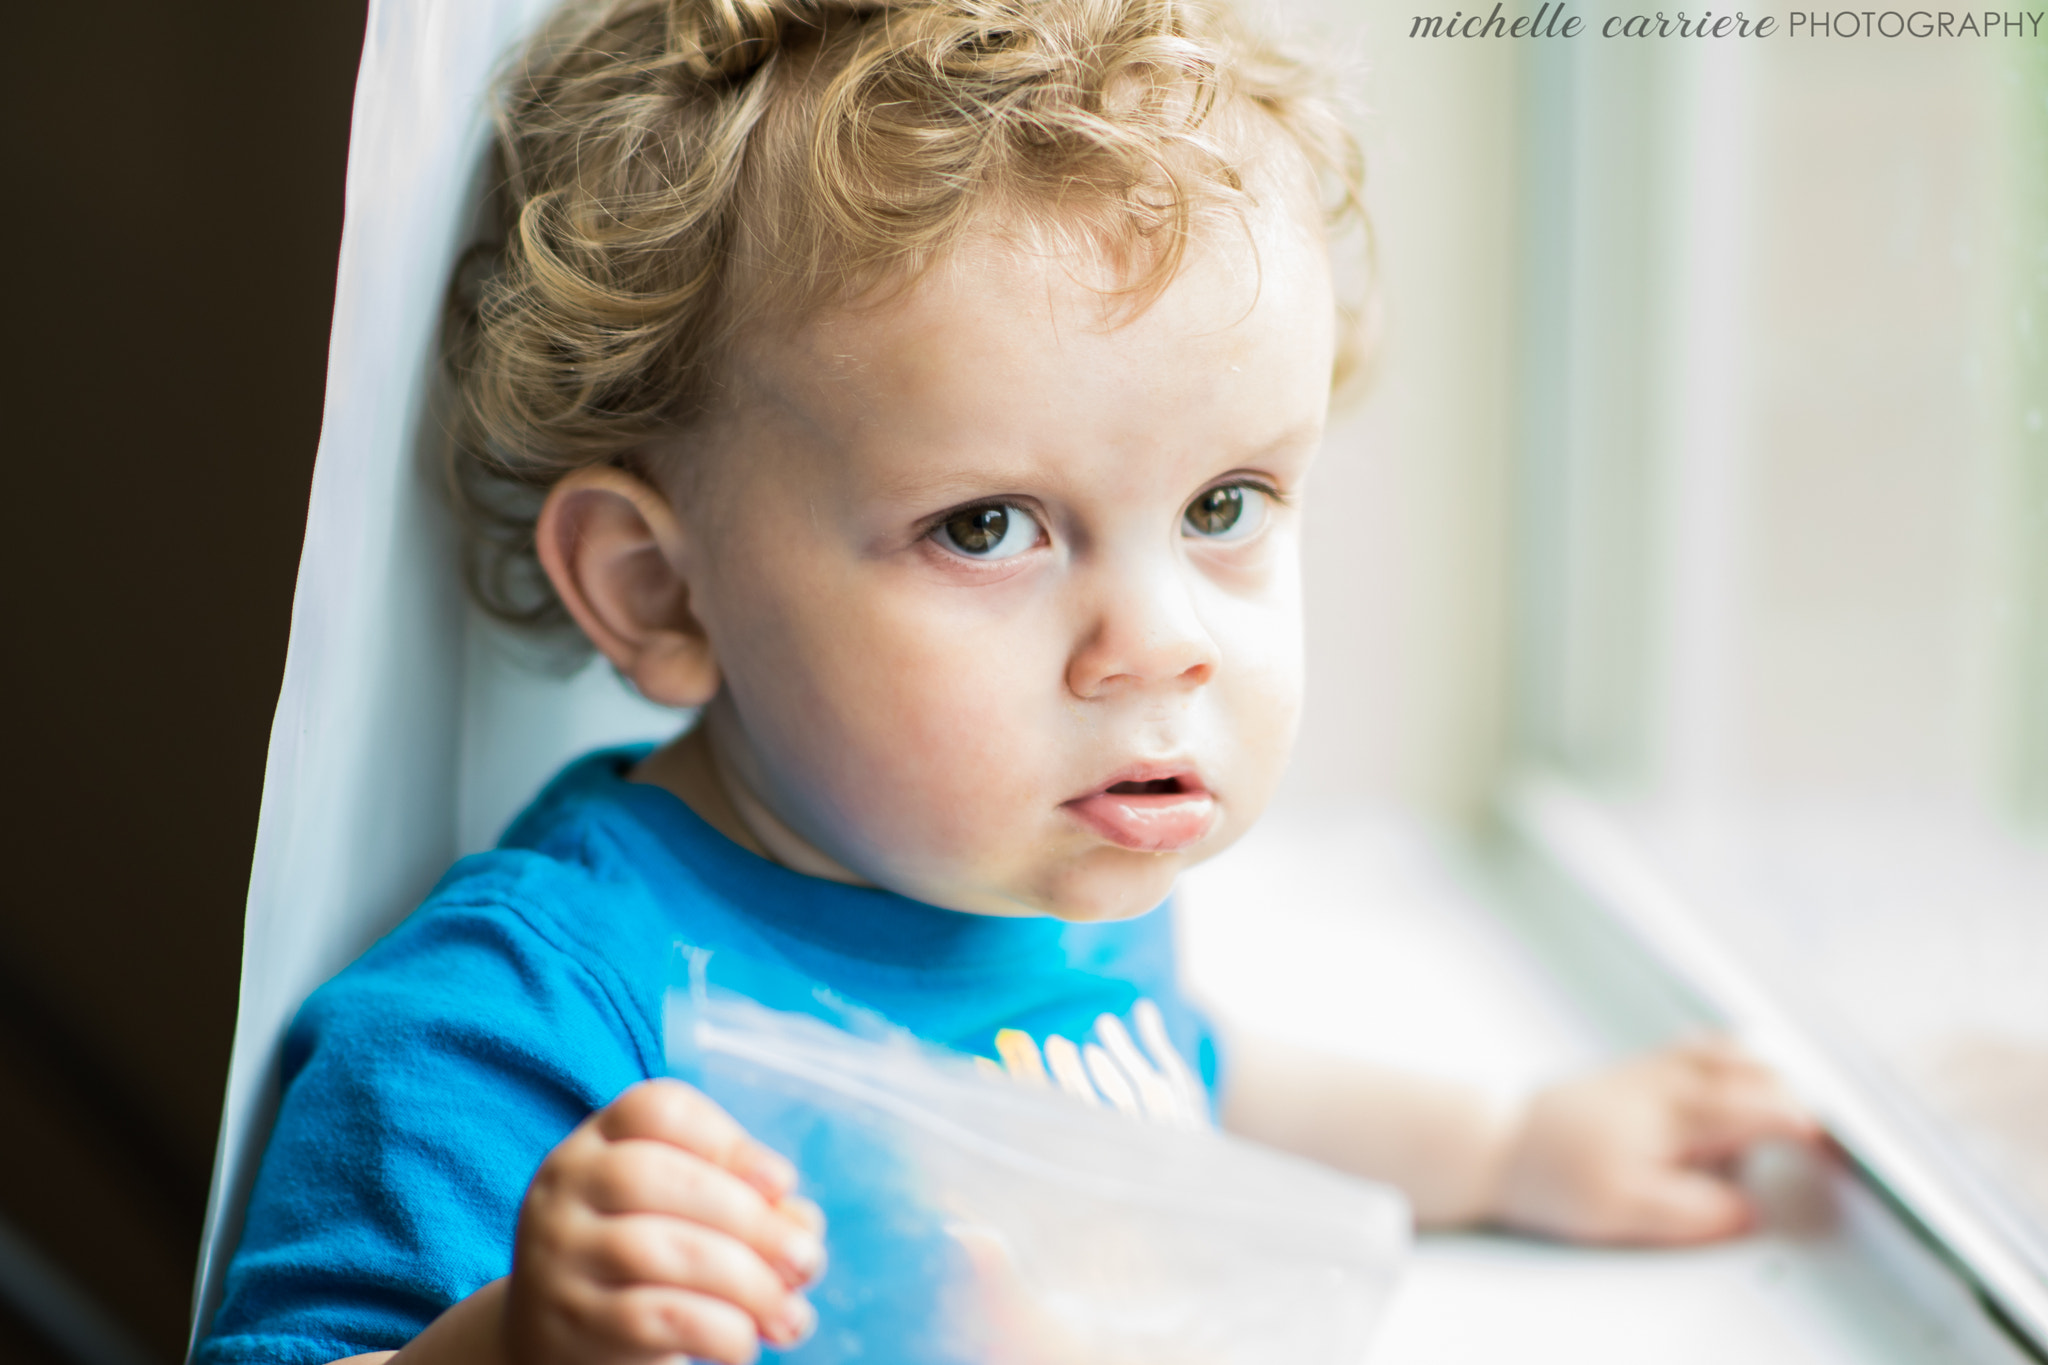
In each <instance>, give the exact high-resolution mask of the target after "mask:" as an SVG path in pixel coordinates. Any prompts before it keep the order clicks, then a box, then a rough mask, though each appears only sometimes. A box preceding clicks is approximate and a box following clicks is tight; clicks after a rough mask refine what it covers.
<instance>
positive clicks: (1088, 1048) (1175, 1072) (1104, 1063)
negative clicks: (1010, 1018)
mask: <svg viewBox="0 0 2048 1365" xmlns="http://www.w3.org/2000/svg"><path fill="white" fill-rule="evenodd" d="M1131 1024H1132V1026H1133V1027H1135V1028H1136V1029H1137V1031H1138V1038H1139V1039H1142V1040H1143V1042H1144V1047H1143V1049H1142V1050H1141V1049H1140V1048H1139V1046H1138V1042H1137V1041H1135V1040H1133V1039H1132V1037H1131V1031H1130V1029H1127V1028H1125V1027H1124V1023H1123V1021H1122V1020H1121V1019H1118V1018H1117V1017H1116V1016H1115V1015H1113V1014H1104V1015H1099V1016H1097V1018H1096V1020H1095V1033H1094V1037H1092V1038H1090V1039H1087V1040H1085V1041H1083V1042H1081V1043H1080V1044H1078V1045H1077V1044H1076V1043H1075V1042H1074V1041H1073V1040H1072V1039H1071V1038H1063V1037H1061V1036H1060V1035H1059V1034H1057V1033H1048V1034H1047V1035H1046V1036H1045V1042H1044V1043H1043V1044H1042V1045H1041V1044H1040V1043H1039V1042H1038V1041H1037V1040H1036V1039H1034V1038H1033V1037H1032V1036H1031V1035H1030V1034H1028V1033H1026V1032H1025V1031H1024V1030H1023V1029H1016V1028H1006V1029H1002V1030H1000V1031H999V1032H998V1033H997V1034H996V1053H997V1058H995V1059H991V1058H988V1057H977V1058H975V1059H974V1060H975V1062H976V1064H977V1065H979V1066H980V1067H981V1069H982V1070H983V1071H984V1072H986V1073H987V1074H989V1075H992V1076H1004V1077H1008V1078H1009V1079H1011V1080H1014V1081H1017V1082H1018V1083H1020V1084H1023V1085H1030V1086H1039V1087H1042V1088H1044V1087H1049V1088H1055V1089H1058V1090H1061V1091H1064V1092H1065V1093H1067V1094H1069V1095H1071V1096H1073V1097H1074V1098H1075V1099H1077V1100H1080V1101H1082V1102H1083V1103H1084V1104H1090V1105H1096V1106H1107V1107H1109V1108H1111V1109H1115V1110H1117V1111H1118V1112H1119V1113H1123V1114H1127V1115H1129V1116H1130V1117H1132V1118H1139V1119H1145V1120H1147V1121H1149V1122H1152V1123H1164V1124H1167V1125H1169V1126H1171V1127H1175V1128H1206V1127H1208V1126H1209V1100H1208V1094H1207V1092H1206V1091H1204V1090H1203V1088H1202V1082H1201V1079H1200V1078H1199V1077H1197V1076H1196V1075H1195V1072H1194V1068H1192V1067H1190V1066H1189V1065H1188V1064H1187V1061H1186V1059H1184V1058H1183V1057H1182V1056H1181V1055H1180V1053H1179V1051H1178V1050H1176V1049H1175V1047H1174V1045H1173V1040H1172V1039H1171V1038H1169V1037H1168V1036H1167V1033H1166V1020H1165V1018H1164V1017H1162V1016H1161V1015H1160V1013H1159V1006H1157V1005H1155V1004H1153V1003H1152V1002H1151V1001H1150V1000H1140V1001H1139V1002H1138V1003H1137V1004H1135V1005H1133V1006H1132V1007H1131Z"/></svg>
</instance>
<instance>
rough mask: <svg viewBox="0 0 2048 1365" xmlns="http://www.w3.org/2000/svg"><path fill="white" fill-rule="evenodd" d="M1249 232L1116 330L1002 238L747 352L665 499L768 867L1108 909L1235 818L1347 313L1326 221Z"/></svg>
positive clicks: (1287, 600) (1259, 780) (1230, 835)
mask: <svg viewBox="0 0 2048 1365" xmlns="http://www.w3.org/2000/svg"><path fill="white" fill-rule="evenodd" d="M1214 235H1215V236H1216V237H1224V236H1227V234H1220V233H1219V234H1214ZM1251 235H1252V237H1253V242H1254V243H1255V246H1256V257H1255V256H1254V254H1253V250H1252V247H1251V245H1248V244H1246V243H1245V242H1243V241H1242V240H1238V241H1234V242H1233V241H1222V240H1211V241H1208V242H1206V243H1202V244H1198V245H1197V246H1196V247H1194V248H1192V249H1191V250H1190V251H1189V253H1188V260H1187V263H1186V265H1185V267H1184V269H1183V270H1182V272H1181V274H1180V275H1179V276H1178V277H1177V278H1176V279H1175V281H1174V282H1173V283H1172V284H1171V285H1169V286H1168V287H1167V289H1166V290H1165V292H1164V293H1163V294H1162V295H1161V296H1160V297H1159V298H1158V299H1157V300H1156V301H1155V302H1153V303H1152V304H1151V305H1150V306H1149V307H1147V308H1145V309H1144V310H1143V311H1142V312H1140V313H1138V314H1137V315H1136V316H1135V317H1129V318H1125V317H1122V316H1121V315H1114V314H1111V313H1109V311H1108V309H1107V307H1106V305H1105V301H1104V299H1103V297H1102V296H1101V295H1100V294H1099V293H1098V292H1097V291H1096V290H1094V289H1092V288H1090V287H1088V286H1087V285H1086V284H1082V283H1077V282H1076V281H1075V280H1074V279H1073V278H1071V276H1072V275H1073V274H1074V273H1075V268H1074V267H1073V266H1072V265H1071V263H1068V262H1062V261H1058V260H1051V261H1048V260H1043V259H1034V258H1031V257H1029V256H1027V255H1024V254H1021V253H1020V252H1018V251H1016V250H1014V249H1008V248H1005V247H1003V246H1001V245H999V244H997V243H995V242H993V241H991V242H988V243H986V244H985V245H984V246H983V248H982V249H980V250H977V251H970V252H967V253H965V254H963V255H962V256H961V257H960V258H958V259H956V260H955V261H953V262H952V263H951V264H950V265H949V266H947V267H945V268H942V269H939V270H937V271H935V272H933V273H932V274H931V275H929V276H928V277H927V278H925V279H924V280H923V281H921V282H920V283H919V284H918V286H917V287H915V288H914V289H912V290H910V291H908V292H907V293H906V294H904V295H903V296H901V297H899V298H897V299H895V300H892V301H891V302H889V303H888V304H886V305H884V306H882V307H880V308H875V309H870V310H866V311H856V312H849V313H842V314H836V315H832V316H829V317H826V318H824V319H822V320H817V321H813V322H812V323H810V324H808V325H806V326H804V327H802V328H801V329H799V330H798V331H797V332H796V333H795V334H794V335H793V336H789V337H786V338H782V339H779V340H774V341H769V342H760V343H756V344H755V345H754V346H752V347H750V348H749V351H748V355H747V359H746V362H745V364H744V366H743V367H741V368H744V370H745V377H744V379H743V380H742V381H741V385H740V388H739V390H738V391H737V392H736V393H735V401H734V403H733V404H732V411H731V414H730V415H729V416H728V417H727V418H725V419H723V420H721V421H720V422H719V423H718V424H717V425H716V427H715V428H714V430H712V431H710V432H708V433H705V436H706V437H708V439H707V440H704V441H703V443H702V444H701V445H700V446H699V447H698V450H697V454H696V456H695V458H696V459H698V460H699V461H701V463H699V464H698V466H697V469H698V471H699V472H698V473H697V474H696V475H695V476H694V477H679V478H678V479H677V480H676V482H675V483H674V484H673V486H672V487H671V488H669V489H668V490H667V491H668V492H669V494H670V496H671V500H672V502H673V503H674V505H675V507H676V511H677V514H678V519H679V522H680V526H681V530H682V532H683V537H682V548H681V552H680V557H681V559H682V560H683V562H682V563H681V564H680V565H678V566H677V567H678V568H679V569H680V570H681V573H682V577H683V579H684V581H685V582H686V584H687V591H688V603H689V610H690V612H691V614H692V615H693V616H694V617H695V618H696V622H697V624H698V625H699V626H700V627H701V629H702V631H703V633H704V636H705V637H706V638H707V639H708V641H709V645H710V648H711V650H712V653H713V655H714V657H715V661H716V664H717V667H718V669H719V672H720V676H721V678H722V683H723V686H722V689H721V690H720V692H719V693H718V695H717V697H716V699H715V700H714V701H713V702H712V704H711V706H710V707H709V708H708V711H707V714H706V719H705V724H706V727H707V732H708V737H709V739H710V743H711V747H712V750H713V751H714V753H715V754H716V755H717V758H718V767H719V769H720V770H721V772H722V775H723V780H724V781H725V783H726V784H727V786H728V787H729V788H732V789H733V792H732V794H733V797H734V800H735V804H736V805H737V807H738V808H739V810H740V812H741V814H742V815H743V816H744V817H746V818H747V820H748V823H749V825H751V826H756V827H757V828H755V833H757V834H758V835H759V836H760V837H761V838H762V841H763V842H764V844H766V845H767V846H768V847H769V848H770V850H771V851H773V852H775V853H776V854H777V855H778V856H780V857H782V858H783V860H784V861H785V862H789V863H791V864H792V865H793V866H799V867H806V868H810V869H814V870H824V871H827V872H828V873H831V874H850V875H851V876H852V877H854V878H857V879H859V880H862V881H867V882H871V883H874V884H876V885H879V886H883V887H886V888H889V889H891V890H894V891H898V892H901V893H902V894H904V895H907V896H911V897H914V898H916V899H919V900H923V901H927V902H930V903H933V904H936V905H941V906H947V907H950V908H953V909H957V910H968V911H978V912H981V913H989V914H1023V913H1033V912H1043V913H1048V914H1053V915H1057V916H1059V917H1061V918H1064V919H1071V920H1094V919H1113V918H1118V917H1121V916H1128V915H1133V914H1138V913H1140V912H1142V911H1144V910H1147V909H1149V908H1150V907H1152V906H1153V905H1155V904H1157V903H1158V902H1159V901H1160V900H1161V899H1163V898H1164V896H1165V895H1166V893H1167V891H1168V890H1169V889H1170V887H1171V885H1172V882H1173V879H1174V877H1175V875H1176V874H1177V873H1178V872H1179V871H1180V869H1182V868H1183V867H1186V866H1189V865H1191V864H1193V863H1195V862H1198V861H1200V860H1201V859H1203V858H1206V857H1209V856H1211V855H1213V854H1215V853H1216V852H1218V851H1220V850H1221V849H1223V848H1224V847H1226V846H1227V845H1229V844H1230V843H1231V842H1232V841H1233V840H1234V839H1236V838H1237V837H1238V835H1239V834H1241V833H1242V832H1243V831H1244V830H1245V829H1246V827H1247V826H1248V825H1249V824H1250V823H1251V822H1252V820H1253V819H1254V818H1256V817H1257V815H1258V814H1259V812H1260V810H1261V809H1262V808H1263V807H1264V806H1265V804H1266V801H1267V799H1268V797H1269V796H1270V795H1271V793H1272V791H1273V788H1274V785H1275V783H1276V782H1277V780H1278V778H1279V776H1280V772H1281V769H1282V767H1283V766H1284V764H1285V761H1286V757H1287V753H1288V750H1289V747H1290V744H1291V742H1292V738H1293V733H1294V727H1295V717H1296V713H1297V710H1298V707H1299V701H1300V692H1301V611H1300V584H1299V573H1298V554H1297V538H1298V534H1299V524H1300V510H1299V499H1300V497H1301V494H1302V490H1303V483H1304V479H1305V477H1306V475H1307V473H1308V469H1309V464H1310V461H1311V459H1312V457H1313V455H1314V452H1315V450H1316V447H1317V444H1318V441H1319V440H1320V437H1321V434H1322V427H1323V420H1324V414H1325V409H1326V406H1327V399H1328V392H1329V382H1330V369H1331V360H1332V346H1333V332H1334V322H1333V304H1332V298H1331V292H1330V285H1329V282H1328V277H1327V267H1326V260H1325V253H1324V250H1323V248H1322V245H1321V242H1320V237H1319V234H1316V233H1314V232H1312V231H1311V230H1310V229H1308V228H1307V227H1305V226H1304V225H1302V224H1300V223H1298V222H1296V221H1295V220H1294V217H1293V216H1292V215H1289V214H1285V213H1282V212H1279V211H1269V212H1266V213H1264V214H1262V215H1261V216H1260V217H1259V218H1258V219H1257V221H1256V222H1255V224H1254V230H1253V232H1252V234H1251ZM763 824H765V825H768V826H770V827H772V829H762V828H758V826H760V825H763Z"/></svg>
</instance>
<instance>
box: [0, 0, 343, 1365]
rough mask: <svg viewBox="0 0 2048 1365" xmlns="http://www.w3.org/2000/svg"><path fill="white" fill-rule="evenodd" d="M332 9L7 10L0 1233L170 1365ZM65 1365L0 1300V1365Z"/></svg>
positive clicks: (233, 945) (318, 372)
mask: <svg viewBox="0 0 2048 1365" xmlns="http://www.w3.org/2000/svg"><path fill="white" fill-rule="evenodd" d="M364 10H365V0H295V3H291V4H277V3H261V4H259V3H252V0H216V2H215V3H212V4H208V5H168V4H164V3H162V0H110V3H103V4H96V5H92V6H85V7H80V6H68V5H25V6H23V7H22V8H21V9H19V10H15V11H12V15H13V17H12V18H11V19H9V20H8V24H7V27H8V39H7V44H6V49H5V50H6V53H7V60H6V71H5V75H4V78H0V86H4V88H5V91H6V94H5V95H4V97H0V98H4V99H5V100H6V106H7V119H6V127H7V131H8V133H9V135H10V137H9V141H10V144H11V149H12V160H11V164H12V165H13V166H14V167H15V169H14V171H13V173H12V174H10V175H8V176H7V178H6V184H7V186H8V193H7V211H6V213H5V214H4V215H0V224H4V226H0V231H4V232H5V234H6V237H7V239H8V240H7V247H6V254H5V258H4V259H5V260H6V262H7V266H8V278H7V302H6V308H5V318H6V323H7V325H6V329H5V337H6V341H5V348H4V351H5V354H6V355H7V357H8V359H7V363H6V365H5V367H4V373H5V374H6V392H7V423H6V427H5V431H6V436H5V438H4V439H5V443H6V451H7V455H6V462H5V470H6V477H7V480H8V483H7V490H8V499H9V501H8V512H9V515H8V517H7V527H8V535H7V537H6V541H7V544H8V548H9V551H10V555H11V558H12V563H11V564H10V566H9V569H8V571H7V573H6V575H5V581H6V583H7V596H8V601H9V612H8V614H9V618H10V619H9V621H8V630H7V641H8V649H7V654H8V658H9V663H8V666H7V668H6V671H5V676H6V679H7V688H8V691H9V694H10V696H11V698H12V699H11V701H10V702H9V704H8V706H7V720H8V722H9V729H10V733H9V735H8V743H7V748H8V786H9V788H10V789H11V790H12V792H13V799H14V801H16V802H18V803H19V804H18V805H17V806H16V811H17V814H16V815H15V816H14V817H11V818H10V819H9V820H7V822H6V827H7V828H8V830H9V837H10V840H11V842H12V844H13V848H12V850H11V854H10V857H9V859H8V862H9V865H10V875H9V878H8V880H9V881H10V883H11V886H10V887H9V889H8V890H7V892H6V893H5V897H4V908H0V1225H4V1228H0V1230H4V1229H11V1230H12V1231H13V1232H14V1233H15V1234H17V1235H18V1236H20V1237H22V1238H24V1239H26V1240H27V1241H28V1242H29V1243H31V1244H32V1245H33V1246H34V1247H35V1248H36V1249H37V1250H38V1251H39V1252H40V1253H41V1254H42V1256H43V1257H45V1258H47V1260H48V1261H49V1262H52V1263H54V1264H55V1265H56V1267H57V1268H58V1269H59V1270H61V1271H62V1272H63V1273H64V1274H65V1275H66V1276H67V1277H68V1278H69V1279H70V1280H71V1281H73V1283H74V1284H75V1285H76V1286H78V1287H79V1288H81V1289H83V1290H85V1291H86V1292H87V1293H88V1294H89V1295H90V1296H91V1298H92V1299H94V1300H96V1301H97V1303H98V1304H99V1305H100V1307H101V1308H103V1309H104V1310H105V1313H106V1315H107V1316H108V1317H110V1318H111V1319H113V1320H114V1321H115V1322H117V1323H118V1324H119V1325H120V1327H121V1328H122V1329H124V1330H125V1331H126V1332H127V1333H128V1334H129V1335H130V1336H132V1337H133V1338H134V1339H135V1341H137V1342H138V1343H140V1345H141V1346H142V1347H143V1348H144V1350H145V1351H146V1352H147V1354H148V1355H149V1356H150V1357H152V1358H154V1359H156V1360H159V1361H162V1362H165V1365H169V1363H170V1362H173V1361H176V1360H178V1359H181V1358H182V1353H183V1350H184V1339H185V1330H186V1314H187V1312H188V1309H189V1299H190V1295H191V1289H192V1272H193V1266H194V1262H195V1258H196V1255H197V1251H198V1239H199V1224H200V1218H201V1214H202V1212H203V1210H204V1208H205V1202H206V1185H207V1178H208V1173H209V1171H210V1170H211V1167H212V1162H213V1145H214V1134H215V1128H216V1125H217V1123H218V1120H219V1115H220V1103H221V1095H222V1089H223V1083H224V1081H225V1078H226V1074H227V1059H228V1044H229V1039H230V1036H231V1034H232V1031H233V1028H234V1019H235V995H236V986H237V980H238V972H239V965H240V964H239V959H240V953H241V930H242V901H243V895H244V892H245V889H246V886H247V881H248V875H249V855H250V851H251V848H252V846H253V843H254V838H255V832H256V809H257V800H258V796H259V794H260V792H261V789H262V784H263V760H264V750H265V746H266V743H267V740H268V734H269V728H270V716H271V710H272V708H273V706H274V705H275V704H276V699H277V688H278V682H279V679H280V677H281V675H282V671H283V667H284V651H285V636H286V631H287V628H288V626H289V624H290V616H291V599H292V580H293V575H294V573H295V571H296V568H297V564H298V556H299V541H300V537H301V535H302V533H303V529H304V525H305V508H306V493H307V488H308V483H309V480H310V478H311V474H312V466H313V451H314V446H315V443H316V441H317V439H318V435H319V426H320V401H321V389H322V384H323V380H324V371H325V364H326V347H327V326H328V314H329V310H330V307H331V305H332V302H333V292H334V270H335V260H336V251H337V248H338V246H339V243H340V236H341V211H342V173H343V166H344V161H345V157H346V153H347V143H348V120H349V105H350V100H351V98H352V95H353V88H354V83H355V72H356V63H357V60H358V57H359V55H360V52H361V46H362V34H363V22H364ZM65 1359H67V1357H65V1356H64V1355H63V1354H61V1353H60V1352H59V1351H57V1350H56V1349H55V1348H54V1347H53V1346H52V1345H51V1344H50V1343H48V1342H46V1341H43V1340H41V1339H39V1338H38V1337H37V1336H36V1335H35V1333H34V1332H33V1330H32V1329H31V1328H30V1327H29V1325H28V1324H27V1322H26V1321H25V1320H24V1319H23V1318H22V1317H21V1316H20V1314H19V1313H18V1312H16V1311H15V1310H13V1309H12V1308H11V1307H8V1306H6V1305H5V1304H4V1296H0V1361H4V1362H10V1363H12V1362H23V1363H24V1365H30V1363H33V1365H41V1363H42V1362H46V1361H47V1362H58V1361H63V1360H65Z"/></svg>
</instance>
